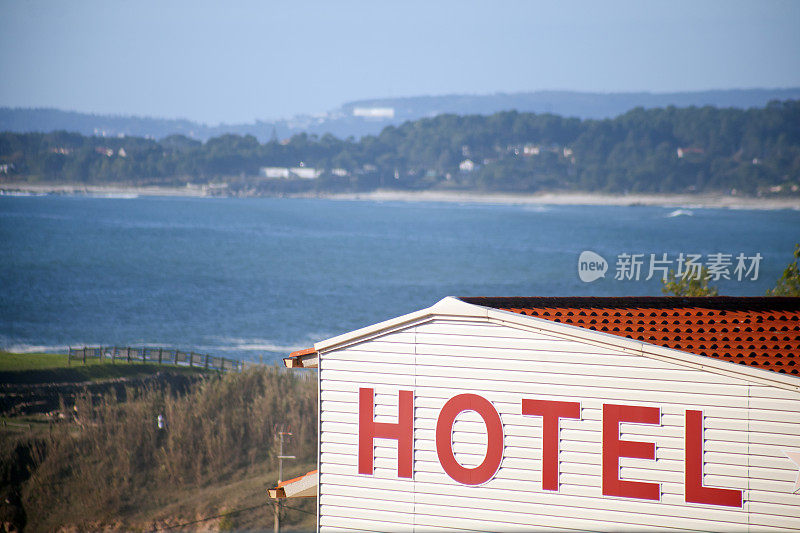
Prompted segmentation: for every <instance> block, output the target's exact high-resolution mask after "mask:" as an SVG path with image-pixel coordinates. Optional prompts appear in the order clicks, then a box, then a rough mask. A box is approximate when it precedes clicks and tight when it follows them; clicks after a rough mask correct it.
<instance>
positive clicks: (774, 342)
mask: <svg viewBox="0 0 800 533" xmlns="http://www.w3.org/2000/svg"><path fill="white" fill-rule="evenodd" d="M460 299H461V300H463V301H465V302H467V303H471V304H476V305H482V306H485V307H492V308H495V309H502V310H505V311H512V312H514V313H520V314H524V315H530V316H534V317H538V318H544V319H547V320H552V321H554V322H562V323H564V324H570V325H573V326H579V327H582V328H586V329H592V330H596V331H602V332H604V333H610V334H612V335H619V336H620V337H626V338H628V339H635V340H639V341H643V342H647V343H650V344H655V345H659V346H664V347H667V348H673V349H675V350H681V351H684V352H688V353H693V354H697V355H702V356H706V357H715V358H718V359H722V360H725V361H730V362H732V363H738V364H740V365H747V366H751V367H756V368H762V369H765V370H771V371H773V372H779V373H781V374H790V375H794V376H798V375H800V298H787V297H728V296H716V297H703V298H701V297H695V298H680V297H638V296H628V297H564V298H550V297H462V298H460Z"/></svg>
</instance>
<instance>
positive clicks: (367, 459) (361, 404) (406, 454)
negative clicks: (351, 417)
mask: <svg viewBox="0 0 800 533" xmlns="http://www.w3.org/2000/svg"><path fill="white" fill-rule="evenodd" d="M397 403H398V409H397V410H398V414H397V423H396V424H390V423H388V422H375V415H374V413H375V397H374V391H373V390H372V389H366V388H365V389H358V473H359V474H370V475H371V474H372V470H373V468H372V460H373V457H374V452H375V450H374V442H375V439H376V438H384V439H397V475H398V477H412V475H413V474H412V456H413V442H414V392H413V391H410V390H401V391H400V394H399V396H398V401H397Z"/></svg>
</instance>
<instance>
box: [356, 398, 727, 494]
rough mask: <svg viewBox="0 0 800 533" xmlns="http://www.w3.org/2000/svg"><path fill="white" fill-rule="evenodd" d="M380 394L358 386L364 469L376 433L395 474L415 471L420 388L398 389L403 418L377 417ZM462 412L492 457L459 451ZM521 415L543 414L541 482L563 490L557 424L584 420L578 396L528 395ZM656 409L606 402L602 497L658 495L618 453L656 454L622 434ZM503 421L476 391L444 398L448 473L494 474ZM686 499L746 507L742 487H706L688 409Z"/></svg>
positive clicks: (698, 427)
mask: <svg viewBox="0 0 800 533" xmlns="http://www.w3.org/2000/svg"><path fill="white" fill-rule="evenodd" d="M374 396H375V394H374V390H373V389H370V388H360V389H358V473H359V474H368V475H371V474H372V473H373V460H374V446H375V439H377V438H384V439H395V440H397V475H398V476H399V477H405V478H410V477H412V476H413V453H414V451H413V445H414V442H413V441H414V392H413V391H409V390H401V391H399V394H398V402H397V403H398V414H397V423H396V424H391V423H387V422H375V397H374ZM462 411H475V412H477V413H478V414H479V415H480V416H481V418H483V422H484V424H486V440H487V445H486V455H485V457H484V458H483V462H482V463H481V464H480V465H478V466H476V467H475V468H466V467H464V466H462V465H461V464H459V462H458V461H456V458H455V454H454V453H453V424H454V423H455V420H456V417H458V415H459V414H460V413H461V412H462ZM522 414H523V415H528V416H541V417H542V488H543V489H545V490H558V487H559V485H558V481H559V480H558V473H559V472H558V453H559V423H560V420H561V419H562V418H573V419H578V420H580V418H581V404H580V403H579V402H560V401H551V400H531V399H525V398H523V399H522ZM660 421H661V410H660V409H659V408H658V407H642V406H633V405H616V404H603V453H602V456H603V479H602V493H603V495H604V496H622V497H626V498H638V499H643V500H659V499H660V498H661V487H660V485H659V484H658V483H646V482H643V481H630V480H624V479H620V478H619V459H620V457H631V458H635V459H650V460H654V459H655V449H656V446H655V444H654V443H652V442H638V441H627V440H620V438H619V430H620V428H619V425H620V423H621V422H630V423H635V424H659V423H660ZM503 439H504V437H503V424H502V422H501V420H500V415H499V414H498V413H497V410H496V409H495V408H494V406H493V405H492V404H491V402H489V400H487V399H486V398H484V397H482V396H478V395H477V394H459V395H457V396H453V397H452V398H450V400H448V401H447V403H445V404H444V406H443V407H442V410H441V411H440V412H439V417H438V419H437V421H436V453H437V454H438V456H439V463H441V465H442V468H443V469H444V471H445V472H446V473H447V475H449V476H450V477H451V478H453V479H454V480H455V481H458V482H459V483H463V484H465V485H480V484H481V483H485V482H487V481H489V480H490V479H492V478H493V477H494V475H495V474H496V473H497V470H498V469H499V468H500V463H501V462H502V460H503ZM684 439H685V440H684V475H685V477H684V491H685V492H684V500H685V501H686V502H688V503H701V504H711V505H724V506H727V507H742V491H741V490H734V489H721V488H714V487H705V486H703V412H702V411H693V410H687V411H686V418H685V432H684Z"/></svg>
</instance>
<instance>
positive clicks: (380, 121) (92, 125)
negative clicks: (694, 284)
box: [0, 88, 800, 142]
mask: <svg viewBox="0 0 800 533" xmlns="http://www.w3.org/2000/svg"><path fill="white" fill-rule="evenodd" d="M797 99H800V88H789V89H736V90H724V91H723V90H720V91H703V92H684V93H608V94H605V93H579V92H570V91H537V92H529V93H512V94H506V93H498V94H491V95H447V96H414V97H407V98H382V99H373V100H358V101H354V102H348V103H345V104H343V105H342V106H341V108H339V109H336V110H333V111H331V112H329V113H325V114H321V115H314V116H310V115H298V116H295V117H292V118H289V119H284V120H277V121H272V122H269V121H260V120H257V121H255V122H252V123H248V124H221V125H217V126H209V125H206V124H200V123H197V122H192V121H190V120H183V119H161V118H150V117H132V116H121V115H94V114H87V113H78V112H74V111H62V110H58V109H18V108H8V107H1V108H0V131H11V132H17V133H28V132H43V133H47V132H51V131H58V130H65V131H69V132H76V133H80V134H81V135H87V136H91V135H97V136H101V137H118V136H133V137H145V138H153V139H162V138H164V137H167V136H169V135H174V134H181V135H185V136H187V137H190V138H193V139H198V140H201V141H206V140H208V139H210V138H212V137H218V136H220V135H224V134H229V133H230V134H237V135H253V136H254V137H256V138H257V139H258V140H259V141H261V142H266V141H269V140H271V139H273V138H278V139H285V138H288V137H291V136H292V135H295V134H298V133H308V134H316V135H320V136H321V135H324V134H326V133H330V134H332V135H334V136H336V137H339V138H342V139H344V138H347V137H350V136H353V137H356V138H360V137H362V136H364V135H376V134H378V133H380V132H381V130H382V129H383V128H385V127H386V126H390V125H395V126H396V125H399V124H402V123H403V122H406V121H409V120H417V119H420V118H426V117H433V116H436V115H439V114H442V113H451V114H457V115H468V114H480V115H491V114H493V113H497V112H499V111H510V110H516V111H519V112H530V113H552V114H556V115H561V116H564V117H577V118H581V119H587V118H613V117H616V116H618V115H621V114H623V113H625V112H627V111H629V110H631V109H633V108H635V107H644V108H655V107H667V106H670V105H672V106H675V107H690V106H698V107H701V106H706V105H711V106H714V107H720V108H726V107H733V108H739V109H747V108H751V107H763V106H764V105H766V104H767V102H769V101H771V100H797Z"/></svg>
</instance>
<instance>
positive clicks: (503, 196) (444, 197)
mask: <svg viewBox="0 0 800 533" xmlns="http://www.w3.org/2000/svg"><path fill="white" fill-rule="evenodd" d="M223 191H224V189H223V190H220V189H218V188H206V187H203V186H191V187H159V186H146V187H134V186H125V185H86V186H83V185H37V184H28V183H6V184H0V195H5V196H13V195H39V194H66V195H87V196H99V197H109V198H115V197H117V198H132V197H137V196H172V197H191V198H212V197H219V196H222V197H225V196H226V195H225V194H224V193H223ZM220 193H222V194H220ZM286 197H290V198H325V199H331V200H346V201H369V202H444V203H478V204H502V205H598V206H599V205H609V206H611V205H613V206H637V205H643V206H661V207H676V208H677V207H687V208H695V209H697V208H728V209H760V210H778V209H796V210H800V198H756V197H749V196H729V195H721V194H625V195H622V194H606V193H590V192H574V193H573V192H556V193H537V194H513V193H499V192H489V193H481V192H476V191H396V190H376V191H370V192H363V193H321V194H318V193H313V194H293V195H286Z"/></svg>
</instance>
